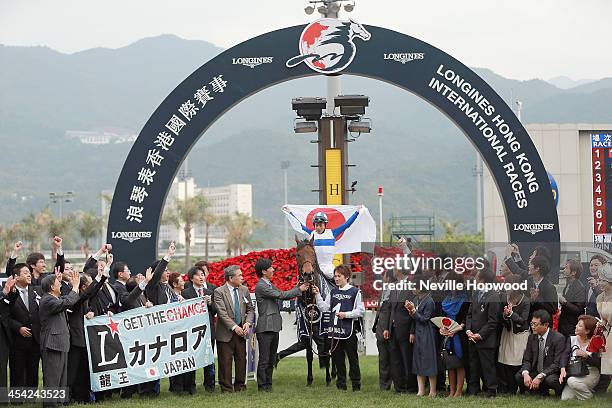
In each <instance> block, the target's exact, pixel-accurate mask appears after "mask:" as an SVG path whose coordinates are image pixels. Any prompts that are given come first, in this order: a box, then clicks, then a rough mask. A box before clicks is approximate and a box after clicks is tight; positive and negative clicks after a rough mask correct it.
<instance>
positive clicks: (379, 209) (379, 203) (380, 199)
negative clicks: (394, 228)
mask: <svg viewBox="0 0 612 408" xmlns="http://www.w3.org/2000/svg"><path fill="white" fill-rule="evenodd" d="M382 199H383V196H378V212H379V219H378V229H379V234H380V242H383V239H384V237H383V207H382Z"/></svg>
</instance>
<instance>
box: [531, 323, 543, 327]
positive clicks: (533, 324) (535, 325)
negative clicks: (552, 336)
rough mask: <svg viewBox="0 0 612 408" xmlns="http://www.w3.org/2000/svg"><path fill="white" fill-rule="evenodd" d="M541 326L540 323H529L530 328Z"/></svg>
mask: <svg viewBox="0 0 612 408" xmlns="http://www.w3.org/2000/svg"><path fill="white" fill-rule="evenodd" d="M541 324H542V323H540V322H531V323H529V325H530V326H531V327H538V326H539V325H541Z"/></svg>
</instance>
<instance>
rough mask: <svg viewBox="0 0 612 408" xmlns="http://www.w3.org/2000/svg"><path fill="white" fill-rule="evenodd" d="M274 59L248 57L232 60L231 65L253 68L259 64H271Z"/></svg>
mask: <svg viewBox="0 0 612 408" xmlns="http://www.w3.org/2000/svg"><path fill="white" fill-rule="evenodd" d="M273 59H274V57H249V58H232V65H244V66H245V67H249V68H255V67H256V66H258V65H261V64H271V63H272V60H273Z"/></svg>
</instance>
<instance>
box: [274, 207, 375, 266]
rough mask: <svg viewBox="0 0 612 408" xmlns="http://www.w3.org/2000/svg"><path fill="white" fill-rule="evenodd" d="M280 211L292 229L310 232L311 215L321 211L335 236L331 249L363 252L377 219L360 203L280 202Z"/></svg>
mask: <svg viewBox="0 0 612 408" xmlns="http://www.w3.org/2000/svg"><path fill="white" fill-rule="evenodd" d="M283 212H284V213H285V216H286V217H287V219H288V220H289V223H290V224H291V226H292V227H293V229H294V230H296V231H297V232H300V233H302V234H308V235H310V234H311V233H312V231H313V230H314V225H313V224H312V217H313V215H314V214H315V213H317V212H323V213H325V215H326V216H327V218H328V223H327V230H330V231H331V232H332V233H333V234H330V236H332V235H333V238H334V239H335V243H334V245H333V246H334V252H335V253H337V254H348V253H353V252H362V251H364V250H365V248H362V243H364V242H375V241H376V223H375V222H374V219H373V218H372V215H370V211H369V210H368V208H367V207H365V206H363V205H294V204H287V205H286V206H283Z"/></svg>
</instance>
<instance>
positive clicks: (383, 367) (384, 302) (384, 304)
mask: <svg viewBox="0 0 612 408" xmlns="http://www.w3.org/2000/svg"><path fill="white" fill-rule="evenodd" d="M390 281H395V279H394V278H393V272H392V271H391V270H388V271H387V272H385V275H384V277H383V283H385V284H386V283H389V282H390ZM390 295H391V291H390V290H389V289H383V290H382V291H381V292H380V296H379V297H378V308H377V309H376V317H375V318H374V324H373V326H372V331H373V332H374V334H375V335H376V348H377V349H378V387H379V388H380V390H381V391H388V390H390V389H391V382H392V377H391V356H392V354H391V347H390V344H389V336H388V334H389V332H388V331H387V338H385V328H384V327H383V324H382V321H381V318H380V317H381V315H382V316H388V315H389V307H390V303H389V296H390Z"/></svg>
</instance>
